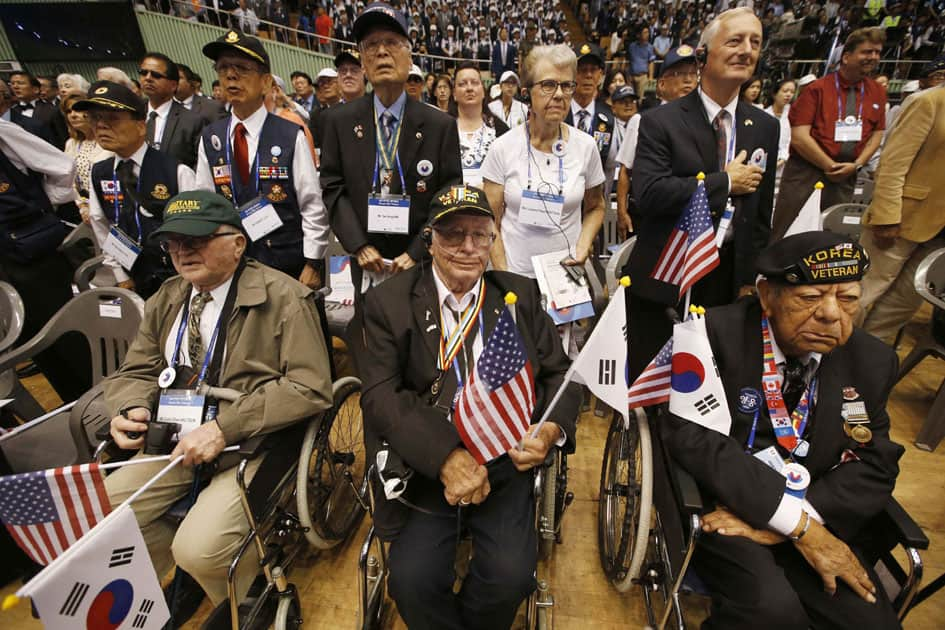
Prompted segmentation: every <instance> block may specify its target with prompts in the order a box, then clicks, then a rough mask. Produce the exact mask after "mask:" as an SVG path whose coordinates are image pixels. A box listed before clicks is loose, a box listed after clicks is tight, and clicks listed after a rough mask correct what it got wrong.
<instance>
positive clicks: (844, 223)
mask: <svg viewBox="0 0 945 630" xmlns="http://www.w3.org/2000/svg"><path fill="white" fill-rule="evenodd" d="M864 212H866V204H864V203H838V204H836V205H833V206H830V207H829V208H827V209H826V210H824V211H823V213H821V218H822V219H823V222H824V229H825V230H827V231H828V232H835V233H837V234H844V235H846V236H849V237H851V238H852V239H854V240H856V241H858V240H860V232H862V231H863V213H864Z"/></svg>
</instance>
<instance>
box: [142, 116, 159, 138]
mask: <svg viewBox="0 0 945 630" xmlns="http://www.w3.org/2000/svg"><path fill="white" fill-rule="evenodd" d="M157 116H158V113H157V112H151V113H150V114H148V126H147V135H146V136H145V141H146V142H147V143H148V144H149V145H150V146H154V130H155V128H156V126H157Z"/></svg>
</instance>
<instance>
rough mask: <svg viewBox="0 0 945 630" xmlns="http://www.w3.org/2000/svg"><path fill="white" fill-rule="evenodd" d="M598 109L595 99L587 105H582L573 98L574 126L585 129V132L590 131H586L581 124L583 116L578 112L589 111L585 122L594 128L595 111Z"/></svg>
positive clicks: (590, 127) (589, 127)
mask: <svg viewBox="0 0 945 630" xmlns="http://www.w3.org/2000/svg"><path fill="white" fill-rule="evenodd" d="M596 109H597V108H596V103H595V101H591V102H590V104H588V106H587V107H581V106H580V105H578V102H577V101H576V100H574V99H573V98H572V99H571V118H572V119H573V120H574V126H575V127H577V128H578V129H580V130H581V131H584V132H585V133H589V132H588V131H586V130H585V129H583V128H581V127H580V126H579V125H580V124H581V117H580V116H579V115H578V114H580V113H581V112H587V117H586V118H585V119H584V121H583V122H584V124H585V125H587V129H593V128H594V113H595V111H596Z"/></svg>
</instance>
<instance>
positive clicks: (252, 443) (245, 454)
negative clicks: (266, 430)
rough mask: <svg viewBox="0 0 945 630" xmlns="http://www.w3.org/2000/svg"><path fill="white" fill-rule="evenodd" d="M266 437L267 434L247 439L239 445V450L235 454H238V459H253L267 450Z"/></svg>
mask: <svg viewBox="0 0 945 630" xmlns="http://www.w3.org/2000/svg"><path fill="white" fill-rule="evenodd" d="M268 437H269V434H265V435H257V436H256V437H252V438H249V439H248V440H246V441H245V442H243V443H241V444H240V448H239V450H238V451H237V453H239V455H240V457H242V458H244V459H254V458H256V457H258V456H259V455H260V454H261V453H263V452H264V451H266V450H267V449H268V447H269V444H267V443H266V438H268Z"/></svg>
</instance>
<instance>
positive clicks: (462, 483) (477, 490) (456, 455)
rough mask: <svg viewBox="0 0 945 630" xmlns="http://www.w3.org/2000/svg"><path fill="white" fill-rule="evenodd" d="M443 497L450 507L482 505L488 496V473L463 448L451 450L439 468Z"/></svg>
mask: <svg viewBox="0 0 945 630" xmlns="http://www.w3.org/2000/svg"><path fill="white" fill-rule="evenodd" d="M440 481H441V482H442V483H443V496H445V497H446V502H447V503H449V504H450V505H456V504H457V503H460V502H462V503H463V504H466V503H477V504H478V503H482V502H483V501H485V500H486V497H487V496H489V491H490V489H491V488H490V487H489V472H488V471H487V470H486V467H485V466H482V465H480V464H479V463H478V462H477V461H476V460H475V459H474V458H473V456H472V455H470V454H469V451H467V450H466V449H464V448H457V449H453V452H451V453H450V454H449V455H448V456H447V458H446V461H445V462H443V466H442V467H441V468H440Z"/></svg>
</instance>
